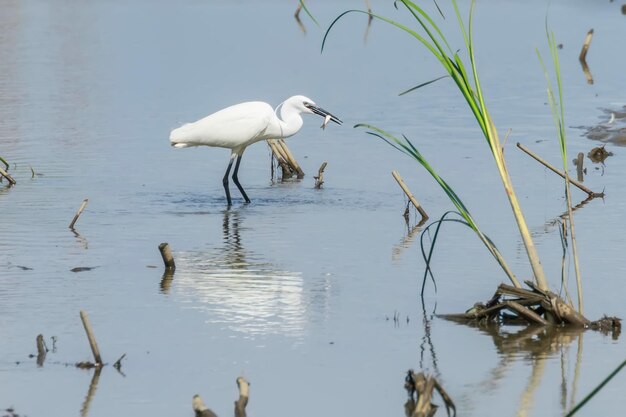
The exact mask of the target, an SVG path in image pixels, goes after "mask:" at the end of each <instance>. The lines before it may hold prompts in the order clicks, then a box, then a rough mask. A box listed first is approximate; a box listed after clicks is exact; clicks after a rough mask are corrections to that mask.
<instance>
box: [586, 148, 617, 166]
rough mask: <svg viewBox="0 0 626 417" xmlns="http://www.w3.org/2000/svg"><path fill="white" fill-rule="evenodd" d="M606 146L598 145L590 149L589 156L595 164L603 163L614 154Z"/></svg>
mask: <svg viewBox="0 0 626 417" xmlns="http://www.w3.org/2000/svg"><path fill="white" fill-rule="evenodd" d="M605 146H606V145H602V146H596V147H595V148H593V149H591V150H590V151H589V153H588V154H587V157H588V158H589V159H591V162H593V163H594V164H597V163H602V162H604V161H605V160H606V158H608V157H609V156H613V152H609V151H607V150H606V149H605Z"/></svg>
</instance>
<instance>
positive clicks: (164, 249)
mask: <svg viewBox="0 0 626 417" xmlns="http://www.w3.org/2000/svg"><path fill="white" fill-rule="evenodd" d="M159 251H160V252H161V257H162V258H163V263H164V264H165V269H167V270H169V271H174V270H175V269H176V264H175V263H174V256H173V255H172V250H171V249H170V245H169V244H168V243H167V242H163V243H161V244H160V245H159Z"/></svg>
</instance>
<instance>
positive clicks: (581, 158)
mask: <svg viewBox="0 0 626 417" xmlns="http://www.w3.org/2000/svg"><path fill="white" fill-rule="evenodd" d="M584 164H585V154H584V153H582V152H578V156H577V157H576V177H577V178H576V179H577V180H578V181H579V182H582V181H583V180H584V176H583V172H584V171H583V168H584V167H583V165H584Z"/></svg>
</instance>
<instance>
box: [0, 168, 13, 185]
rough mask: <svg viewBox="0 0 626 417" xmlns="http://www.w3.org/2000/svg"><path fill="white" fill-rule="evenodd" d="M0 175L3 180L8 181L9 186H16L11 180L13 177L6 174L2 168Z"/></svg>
mask: <svg viewBox="0 0 626 417" xmlns="http://www.w3.org/2000/svg"><path fill="white" fill-rule="evenodd" d="M0 175H2V176H3V177H4V178H6V179H7V181H9V184H11V185H15V184H17V183H16V182H15V180H14V179H13V177H12V176H11V175H9V173H8V172H6V171H5V170H4V169H3V168H2V167H0Z"/></svg>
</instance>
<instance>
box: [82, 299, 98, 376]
mask: <svg viewBox="0 0 626 417" xmlns="http://www.w3.org/2000/svg"><path fill="white" fill-rule="evenodd" d="M80 319H81V320H82V322H83V327H84V328H85V332H86V333H87V339H88V340H89V346H90V347H91V353H93V359H94V360H95V361H96V367H101V366H102V357H101V356H100V350H99V349H98V344H97V343H96V336H95V335H94V334H93V329H92V328H91V323H89V317H87V313H86V312H84V311H83V310H80Z"/></svg>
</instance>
